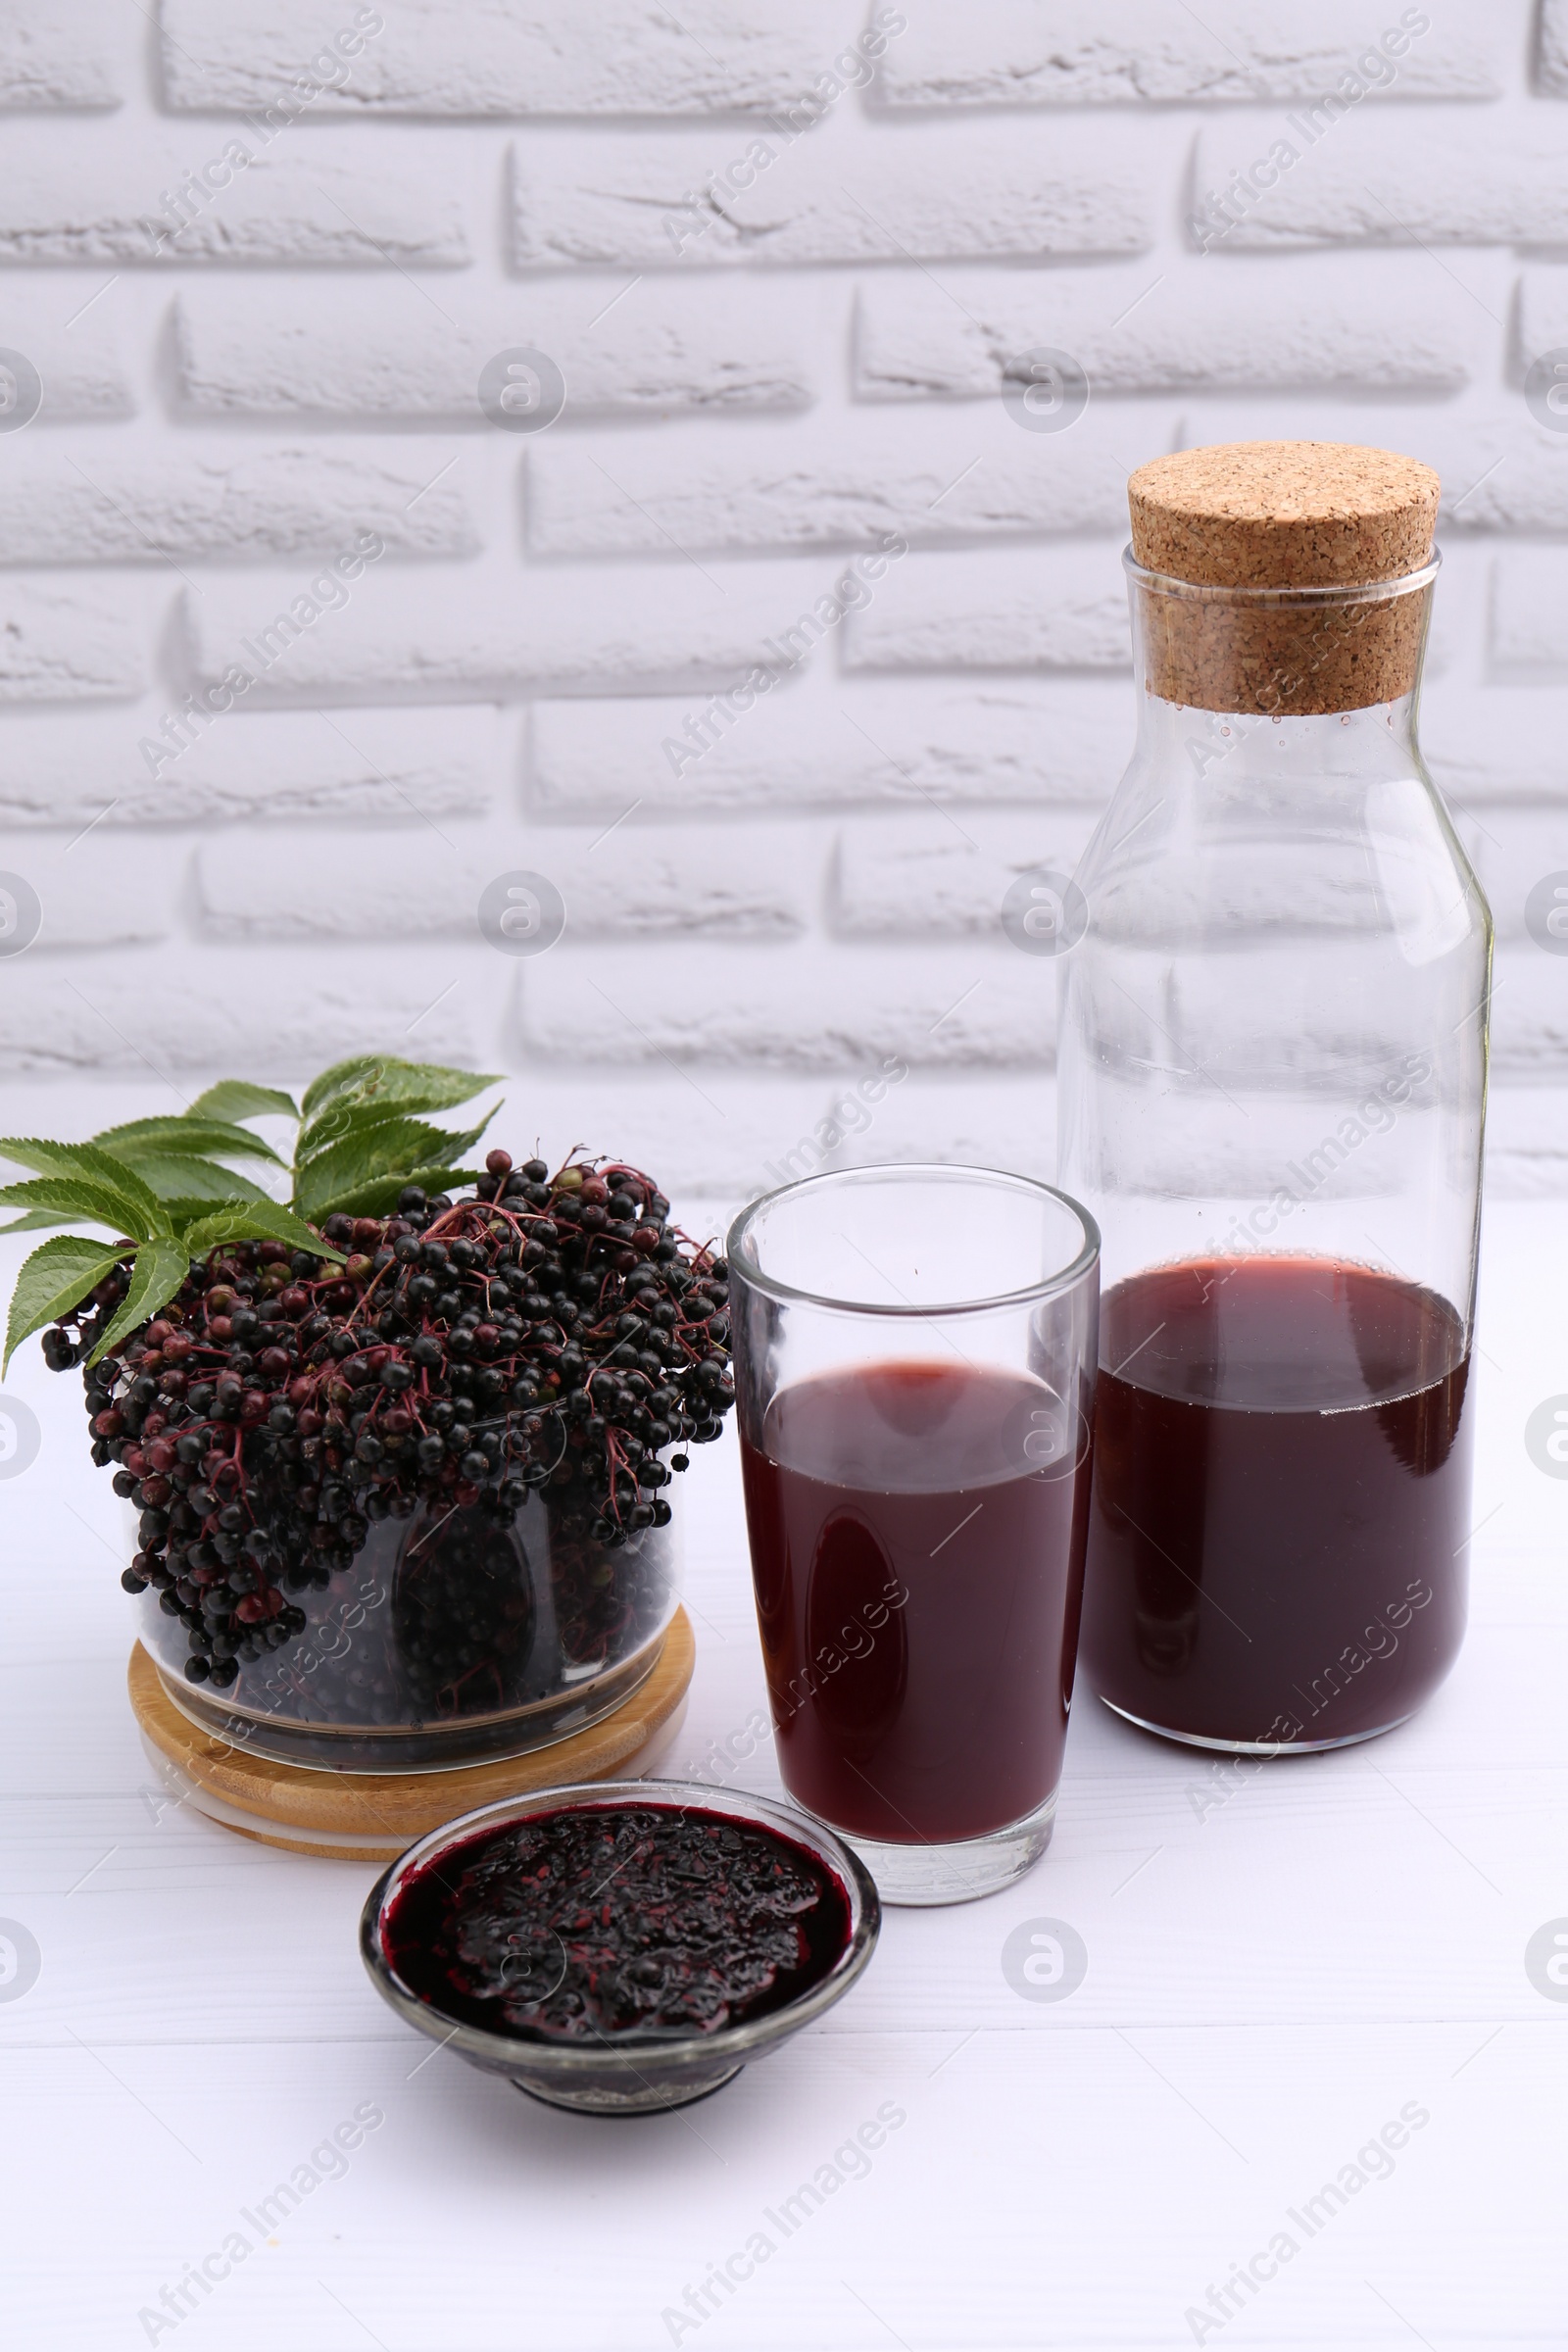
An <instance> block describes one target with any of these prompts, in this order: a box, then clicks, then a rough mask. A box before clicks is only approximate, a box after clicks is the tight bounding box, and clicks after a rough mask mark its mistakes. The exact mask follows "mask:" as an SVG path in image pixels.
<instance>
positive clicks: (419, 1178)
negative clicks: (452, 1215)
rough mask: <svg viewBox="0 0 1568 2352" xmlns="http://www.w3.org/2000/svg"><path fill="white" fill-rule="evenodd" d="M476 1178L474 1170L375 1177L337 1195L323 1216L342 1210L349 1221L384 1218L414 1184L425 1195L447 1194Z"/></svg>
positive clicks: (418, 1170)
mask: <svg viewBox="0 0 1568 2352" xmlns="http://www.w3.org/2000/svg"><path fill="white" fill-rule="evenodd" d="M478 1174H479V1171H478V1169H477V1168H410V1169H409V1171H408V1173H407V1174H406V1175H399V1176H378V1177H376V1178H375V1179H374V1181H373V1182H372V1183H369V1184H363V1185H361V1186H359V1188H358V1189H357V1190H356V1191H354V1192H351V1193H340V1194H338V1196H337V1197H336V1199H335V1200H334V1201H332V1203H331V1207H330V1208H329V1209H328V1210H327V1211H326V1212H325V1213H326V1214H327V1215H332V1214H334V1213H336V1212H337V1211H339V1210H341V1211H342V1213H343V1214H344V1215H345V1216H349V1217H384V1216H385V1215H387V1214H388V1212H389V1211H390V1210H392V1209H394V1208H396V1206H397V1204H398V1195H399V1194H400V1193H401V1192H402V1190H403V1188H404V1186H405V1185H406V1184H417V1186H418V1187H419V1190H420V1191H421V1192H424V1193H449V1192H451V1190H452V1188H453V1186H454V1185H458V1184H472V1183H473V1182H474V1180H475V1178H476V1177H477V1176H478Z"/></svg>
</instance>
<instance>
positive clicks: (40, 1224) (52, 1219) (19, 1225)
mask: <svg viewBox="0 0 1568 2352" xmlns="http://www.w3.org/2000/svg"><path fill="white" fill-rule="evenodd" d="M94 1221H95V1222H96V1220H94ZM70 1223H71V1219H70V1218H69V1217H62V1216H59V1215H57V1214H56V1212H55V1211H54V1210H53V1209H52V1208H29V1209H28V1211H27V1213H26V1215H25V1217H13V1218H12V1220H11V1222H10V1224H9V1225H0V1233H42V1232H43V1231H44V1230H45V1229H46V1228H47V1227H48V1226H50V1225H69V1224H70Z"/></svg>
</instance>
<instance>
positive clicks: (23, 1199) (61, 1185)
mask: <svg viewBox="0 0 1568 2352" xmlns="http://www.w3.org/2000/svg"><path fill="white" fill-rule="evenodd" d="M149 1198H151V1196H150V1195H149ZM125 1205H126V1204H125V1201H124V1199H123V1196H122V1195H121V1194H120V1193H112V1192H109V1191H107V1190H106V1189H105V1187H104V1186H103V1185H101V1184H89V1183H88V1182H87V1181H86V1179H85V1178H84V1177H80V1176H29V1177H28V1178H27V1180H26V1182H25V1184H7V1185H0V1208H27V1209H43V1210H45V1211H47V1212H50V1213H52V1214H53V1215H54V1216H55V1217H56V1218H57V1219H63V1220H68V1221H69V1222H71V1223H72V1224H87V1225H107V1226H108V1228H109V1230H110V1232H111V1233H116V1234H119V1233H125V1234H127V1236H128V1239H129V1240H131V1241H133V1242H143V1241H145V1240H146V1239H147V1222H148V1220H143V1219H142V1218H140V1217H139V1216H138V1217H130V1216H127V1215H126V1214H125ZM153 1205H154V1207H155V1208H157V1206H158V1203H157V1202H156V1201H154V1202H153ZM159 1221H160V1222H163V1221H164V1220H163V1212H162V1210H159ZM137 1226H140V1228H141V1230H140V1231H139V1232H138V1231H137V1230H136V1228H137Z"/></svg>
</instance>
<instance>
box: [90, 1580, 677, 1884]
mask: <svg viewBox="0 0 1568 2352" xmlns="http://www.w3.org/2000/svg"><path fill="white" fill-rule="evenodd" d="M696 1658H697V1644H696V1642H695V1641H694V1639H693V1636H692V1628H691V1620H690V1618H689V1617H688V1616H687V1614H686V1612H685V1610H684V1609H677V1610H676V1611H675V1615H674V1618H673V1620H672V1622H671V1624H670V1628H669V1631H668V1633H667V1634H666V1635H665V1636H664V1642H663V1647H662V1649H661V1651H660V1653H659V1661H658V1663H657V1665H656V1666H655V1668H654V1670H653V1673H652V1674H651V1675H650V1676H649V1677H648V1679H647V1681H646V1682H645V1683H642V1684H640V1685H639V1687H638V1688H637V1690H635V1691H633V1692H632V1694H631V1696H630V1698H628V1699H627V1700H626V1701H625V1703H624V1704H623V1705H622V1706H619V1707H617V1708H616V1710H615V1712H614V1713H613V1715H607V1716H606V1717H605V1718H604V1720H603V1722H601V1723H596V1724H593V1725H591V1726H590V1727H589V1729H588V1730H587V1731H584V1732H574V1733H573V1734H572V1736H571V1738H570V1739H569V1740H556V1741H554V1742H553V1744H552V1745H550V1746H549V1747H537V1748H534V1749H533V1750H532V1751H531V1753H529V1754H528V1755H524V1756H508V1757H505V1758H504V1759H503V1760H502V1761H501V1762H499V1763H493V1764H465V1765H460V1766H459V1767H457V1769H455V1770H454V1771H451V1772H408V1773H381V1772H376V1773H368V1772H313V1771H309V1770H307V1769H304V1768H302V1767H301V1766H299V1765H297V1764H276V1763H273V1762H272V1761H271V1760H270V1758H269V1757H266V1756H258V1755H254V1754H252V1753H251V1752H249V1751H248V1750H247V1749H243V1748H238V1747H231V1746H230V1745H229V1744H228V1743H227V1741H226V1740H221V1739H217V1738H215V1737H214V1736H213V1735H212V1734H211V1733H207V1732H203V1731H201V1730H199V1729H198V1728H197V1726H196V1725H195V1724H193V1723H192V1722H191V1721H190V1720H189V1719H188V1717H186V1716H184V1715H182V1714H181V1713H180V1711H179V1709H178V1708H177V1707H176V1706H175V1705H174V1703H173V1701H172V1698H170V1696H169V1694H168V1692H167V1691H165V1689H164V1686H163V1683H162V1682H161V1680H160V1678H159V1674H158V1669H157V1667H156V1666H155V1665H154V1664H153V1661H152V1659H151V1657H150V1656H149V1655H148V1653H147V1651H146V1650H145V1649H144V1648H143V1647H142V1645H141V1643H140V1642H137V1644H136V1646H135V1648H134V1649H133V1650H132V1651H131V1653H130V1670H129V1675H128V1678H127V1679H128V1681H129V1685H130V1703H131V1707H132V1710H133V1711H134V1713H135V1717H136V1721H137V1723H138V1725H139V1726H140V1728H141V1736H142V1740H143V1743H144V1745H145V1746H146V1748H147V1751H148V1754H149V1756H150V1757H151V1758H152V1761H153V1764H154V1766H155V1768H156V1770H157V1771H158V1773H159V1776H160V1778H161V1779H162V1780H163V1782H164V1784H165V1786H166V1787H167V1788H169V1789H172V1791H173V1792H174V1793H175V1794H176V1795H177V1796H178V1797H179V1798H180V1799H181V1801H185V1802H189V1803H190V1804H191V1805H193V1806H194V1807H195V1808H196V1809H197V1810H199V1811H200V1812H203V1813H205V1814H207V1815H208V1816H209V1817H210V1819H212V1820H214V1821H218V1822H221V1823H222V1825H223V1827H224V1828H225V1829H229V1830H235V1831H237V1832H238V1833H239V1835H240V1836H241V1837H242V1838H259V1839H260V1840H261V1842H262V1843H263V1844H264V1845H278V1846H283V1847H284V1848H286V1849H287V1851H288V1852H290V1853H296V1854H322V1855H327V1856H329V1857H331V1858H333V1859H335V1860H338V1861H367V1862H395V1861H396V1859H397V1857H398V1855H399V1854H401V1853H402V1852H403V1851H404V1849H405V1847H407V1846H410V1845H412V1844H413V1843H414V1841H415V1839H416V1838H422V1837H423V1836H424V1835H425V1833H426V1831H428V1830H434V1829H438V1828H439V1827H440V1825H441V1824H442V1823H443V1822H445V1821H452V1820H455V1819H456V1817H457V1816H458V1815H459V1814H460V1813H470V1812H472V1810H473V1809H474V1807H475V1806H476V1805H488V1804H493V1803H495V1802H496V1801H497V1800H498V1799H499V1798H501V1797H504V1796H516V1795H519V1794H520V1793H521V1792H522V1791H524V1790H525V1789H549V1788H555V1787H559V1786H562V1785H564V1784H565V1783H566V1782H569V1781H597V1780H608V1779H611V1778H612V1777H613V1776H615V1775H619V1774H625V1773H626V1772H628V1770H629V1769H630V1768H631V1766H632V1765H633V1763H634V1762H635V1761H636V1760H638V1759H639V1758H643V1757H644V1755H645V1751H647V1750H648V1749H649V1748H650V1746H651V1743H652V1742H653V1740H655V1739H656V1737H657V1736H658V1735H660V1734H661V1733H662V1734H663V1735H664V1737H665V1739H667V1738H669V1737H670V1736H671V1735H672V1734H673V1732H674V1729H675V1724H676V1719H677V1710H678V1709H680V1708H682V1707H683V1705H684V1702H685V1698H686V1690H687V1686H688V1684H689V1683H690V1682H691V1679H692V1668H693V1666H694V1665H695V1663H696ZM649 1760H651V1758H650V1759H649Z"/></svg>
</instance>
